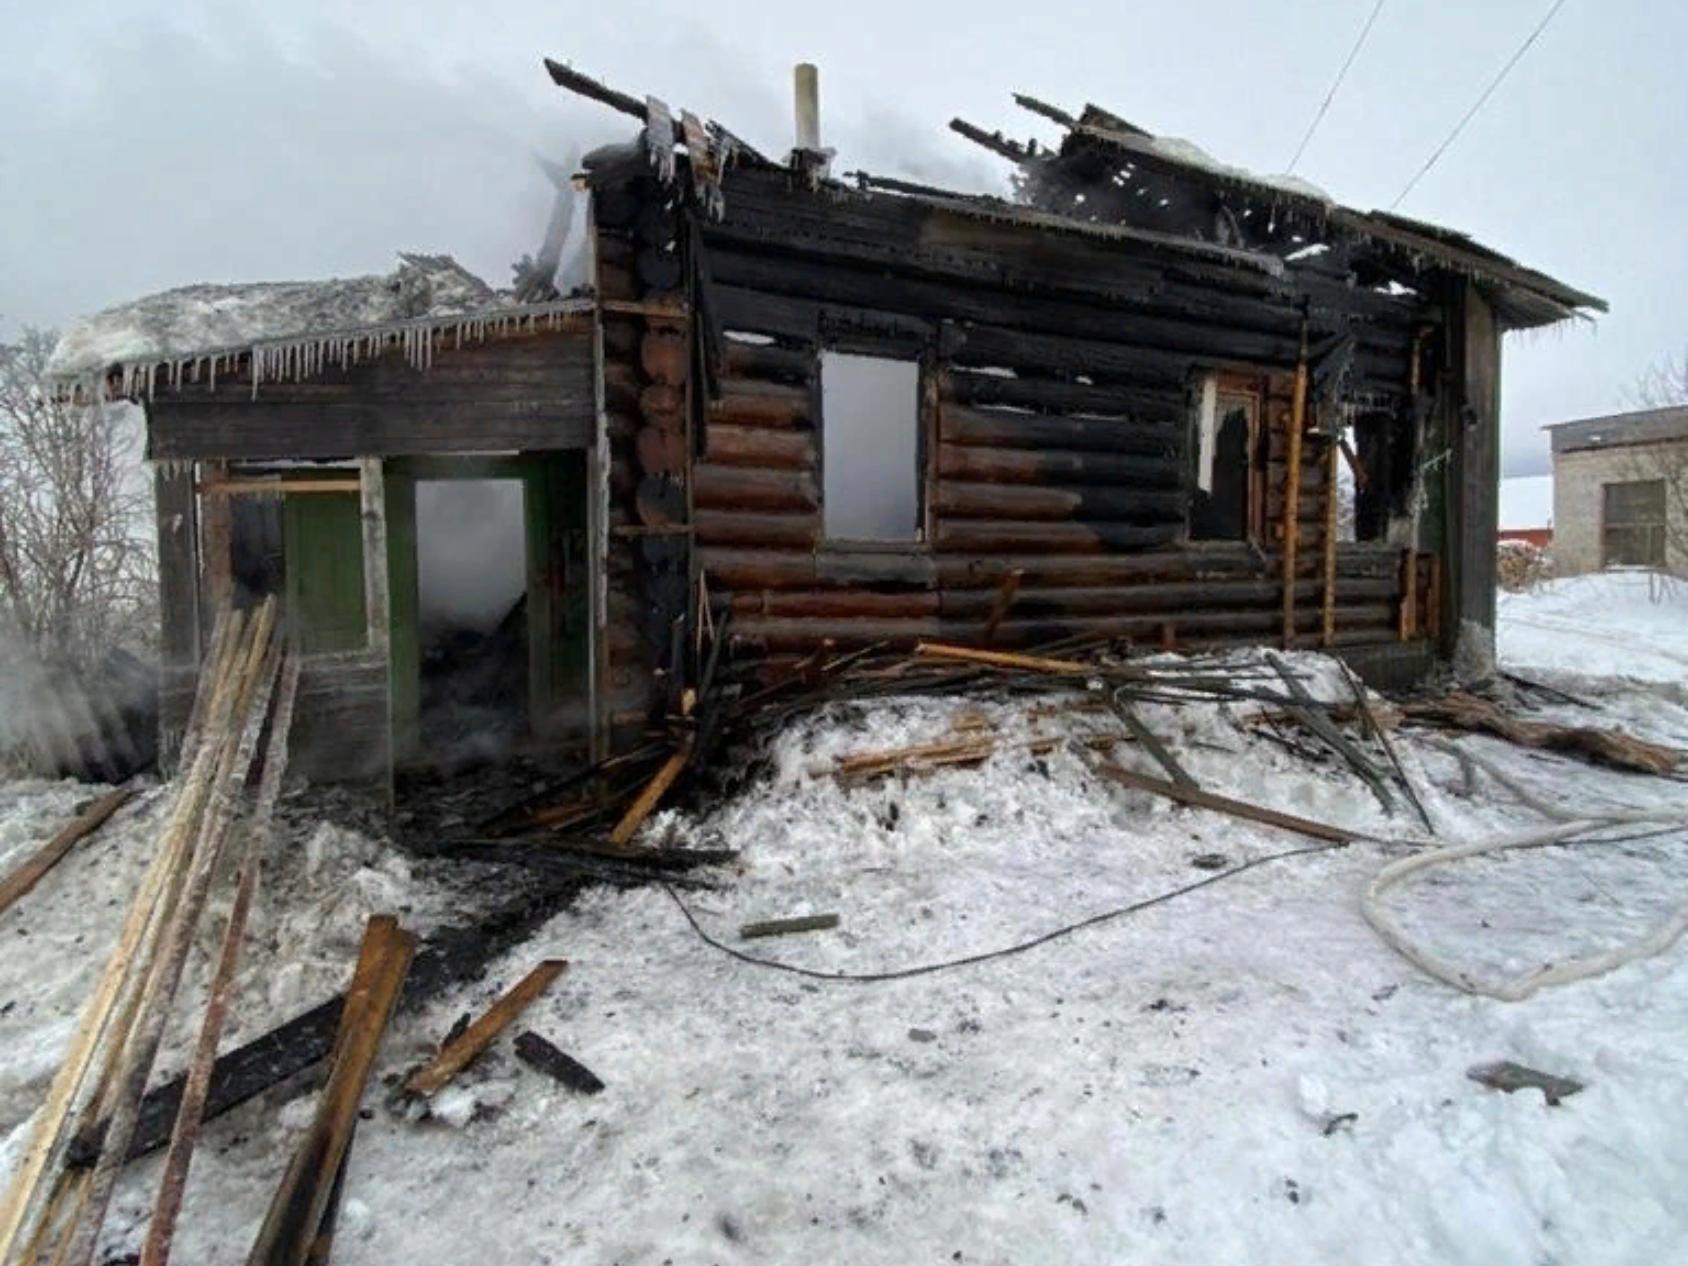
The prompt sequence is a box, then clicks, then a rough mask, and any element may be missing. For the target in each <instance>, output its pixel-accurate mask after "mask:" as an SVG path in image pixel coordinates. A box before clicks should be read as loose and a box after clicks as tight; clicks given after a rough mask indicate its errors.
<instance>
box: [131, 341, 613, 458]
mask: <svg viewBox="0 0 1688 1266" xmlns="http://www.w3.org/2000/svg"><path fill="white" fill-rule="evenodd" d="M147 415H148V428H147V455H148V456H149V457H151V458H153V459H155V460H173V459H179V458H211V457H221V458H237V459H273V458H300V457H306V458H336V457H392V456H409V455H420V454H428V453H467V452H493V451H501V450H514V449H526V450H543V449H561V448H583V447H585V446H587V445H588V444H590V443H591V441H592V436H593V434H594V429H593V422H594V417H595V403H594V384H593V365H592V349H591V340H590V338H589V337H588V336H587V334H586V333H585V332H584V331H562V332H557V333H544V334H534V335H527V336H522V337H511V338H506V339H501V340H498V341H495V342H488V343H481V344H474V345H471V346H466V347H463V348H458V349H451V350H443V351H440V352H438V353H437V354H436V358H435V360H434V363H433V364H432V365H431V366H430V367H429V368H428V369H426V370H417V369H414V368H412V367H411V366H410V365H409V364H408V363H407V362H406V361H405V359H404V358H403V356H401V355H400V354H399V353H397V352H390V353H388V354H387V355H385V356H382V357H380V358H379V359H377V360H373V361H369V362H365V363H364V364H361V365H355V366H353V367H352V368H350V369H348V370H342V369H338V368H333V367H329V368H325V369H324V370H322V371H321V372H320V373H319V374H318V375H317V376H316V377H314V378H313V379H311V380H310V381H309V382H299V383H295V382H276V383H264V384H262V385H260V387H259V389H258V394H257V396H256V398H254V397H253V395H252V389H251V386H250V384H249V383H246V384H243V383H242V382H241V380H240V379H238V378H229V379H225V380H223V381H220V382H219V383H218V386H217V389H216V390H215V391H213V390H211V389H210V388H209V387H208V386H206V385H202V384H183V385H182V386H181V387H179V388H176V389H174V390H171V389H168V388H161V389H160V390H159V392H158V394H157V396H156V397H155V398H154V399H153V400H152V401H151V402H150V403H149V405H148V408H147Z"/></svg>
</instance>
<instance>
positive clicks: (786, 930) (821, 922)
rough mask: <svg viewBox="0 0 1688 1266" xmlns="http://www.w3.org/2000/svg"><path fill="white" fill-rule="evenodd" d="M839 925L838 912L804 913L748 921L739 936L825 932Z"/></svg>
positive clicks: (755, 936) (750, 937) (751, 937)
mask: <svg viewBox="0 0 1688 1266" xmlns="http://www.w3.org/2000/svg"><path fill="white" fill-rule="evenodd" d="M837 926H838V916H837V915H836V914H803V915H798V916H796V917H795V918H790V919H762V920H759V921H757V922H754V923H746V924H745V925H744V926H743V927H741V928H740V929H739V936H740V937H742V938H743V939H744V940H747V941H754V940H759V939H761V938H763V937H769V936H790V935H792V934H793V933H796V932H825V931H827V930H828V929H830V928H835V927H837Z"/></svg>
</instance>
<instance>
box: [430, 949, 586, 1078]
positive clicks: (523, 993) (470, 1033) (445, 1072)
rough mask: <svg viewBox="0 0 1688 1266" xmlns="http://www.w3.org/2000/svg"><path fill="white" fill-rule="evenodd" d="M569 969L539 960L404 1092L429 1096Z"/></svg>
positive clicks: (443, 1048) (560, 961) (553, 961)
mask: <svg viewBox="0 0 1688 1266" xmlns="http://www.w3.org/2000/svg"><path fill="white" fill-rule="evenodd" d="M567 970H568V962H567V961H566V960H565V959H561V958H548V959H546V960H545V961H544V962H542V963H540V964H539V966H537V967H535V968H534V969H533V970H532V971H530V972H529V973H528V974H527V975H526V976H523V977H522V978H521V980H519V981H517V982H516V984H515V985H514V986H513V987H512V988H511V989H510V990H509V992H508V993H506V994H504V996H503V997H501V998H499V999H498V1001H497V1002H495V1003H493V1004H492V1005H491V1006H490V1007H488V1008H487V1009H486V1011H485V1012H484V1013H483V1014H482V1015H481V1017H480V1018H479V1019H477V1020H476V1021H475V1022H474V1023H473V1024H471V1025H470V1026H469V1027H468V1028H467V1029H465V1030H464V1031H463V1032H462V1033H461V1034H460V1035H458V1037H456V1038H455V1039H453V1040H452V1041H450V1042H447V1043H445V1044H444V1045H443V1046H441V1047H440V1052H439V1054H438V1055H436V1056H434V1058H433V1059H431V1060H429V1061H428V1062H427V1063H426V1064H424V1065H423V1066H422V1067H421V1068H418V1069H417V1070H416V1071H415V1072H413V1073H411V1074H410V1076H409V1077H407V1078H405V1082H404V1089H405V1091H406V1092H407V1093H409V1094H413V1095H420V1096H422V1097H423V1098H426V1097H427V1096H429V1095H431V1094H433V1093H434V1092H435V1091H437V1090H439V1089H440V1088H441V1087H442V1086H444V1085H445V1084H446V1083H447V1082H449V1081H450V1080H451V1079H452V1078H453V1077H455V1076H456V1075H457V1074H458V1073H459V1072H461V1071H462V1070H463V1069H464V1068H466V1067H468V1065H469V1063H470V1061H471V1060H473V1059H474V1058H475V1056H477V1055H479V1054H480V1053H481V1052H482V1051H484V1050H485V1049H486V1048H487V1047H488V1046H490V1045H492V1042H493V1039H494V1038H496V1037H497V1036H498V1035H499V1034H500V1033H502V1032H503V1031H504V1030H505V1029H506V1028H508V1027H509V1026H510V1024H511V1023H512V1022H513V1021H514V1020H515V1018H516V1017H517V1016H519V1015H520V1014H521V1013H522V1012H523V1011H525V1010H526V1009H527V1007H528V1005H529V1004H530V1003H532V1002H533V1000H534V999H535V998H537V997H539V995H540V994H542V993H544V992H545V990H546V989H547V988H548V987H549V986H550V984H551V982H552V981H553V980H555V979H556V978H557V977H558V976H561V975H562V974H563V973H564V972H565V971H567Z"/></svg>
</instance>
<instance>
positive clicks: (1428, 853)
mask: <svg viewBox="0 0 1688 1266" xmlns="http://www.w3.org/2000/svg"><path fill="white" fill-rule="evenodd" d="M1622 825H1636V826H1647V825H1652V826H1657V827H1658V828H1659V829H1656V830H1651V831H1641V832H1636V833H1632V834H1630V835H1619V836H1604V835H1597V834H1593V833H1594V832H1598V831H1602V830H1609V829H1611V828H1612V827H1615V826H1622ZM1683 829H1688V814H1685V813H1683V812H1682V811H1680V810H1677V811H1657V812H1649V811H1636V812H1633V813H1626V814H1617V815H1609V816H1606V817H1601V818H1583V819H1578V820H1576V821H1570V822H1566V821H1558V822H1555V823H1553V824H1552V825H1551V826H1548V827H1544V828H1538V829H1536V830H1533V831H1528V832H1525V833H1523V834H1521V835H1511V836H1500V837H1498V838H1493V839H1488V840H1479V841H1476V842H1473V843H1467V844H1453V845H1447V846H1442V847H1429V846H1428V845H1427V844H1426V842H1425V841H1422V840H1399V841H1389V840H1384V839H1380V838H1378V837H1375V836H1367V835H1363V834H1360V833H1356V835H1355V840H1356V841H1363V842H1366V843H1375V844H1385V845H1387V844H1391V843H1393V844H1397V845H1407V846H1410V847H1414V848H1418V849H1421V850H1422V851H1420V852H1416V853H1413V854H1411V855H1409V856H1407V857H1404V858H1400V859H1398V860H1396V861H1394V862H1391V863H1389V864H1388V865H1387V866H1385V867H1384V868H1383V869H1382V870H1380V871H1379V872H1378V873H1377V874H1376V875H1374V876H1373V877H1372V880H1371V882H1370V883H1369V884H1368V885H1367V886H1366V890H1365V893H1364V894H1363V895H1362V897H1361V903H1360V908H1361V913H1362V914H1363V915H1364V916H1365V919H1366V922H1367V923H1369V924H1370V925H1371V927H1372V929H1373V931H1375V932H1376V933H1377V934H1378V936H1379V938H1380V939H1382V941H1383V943H1384V944H1385V945H1387V946H1388V947H1389V948H1390V949H1392V950H1394V951H1395V952H1396V953H1397V954H1399V955H1400V956H1401V957H1402V958H1404V959H1406V960H1407V961H1408V962H1409V963H1411V964H1412V965H1413V966H1415V967H1417V968H1418V969H1419V970H1420V971H1422V972H1424V973H1425V974H1426V975H1429V976H1431V977H1433V978H1434V979H1436V980H1439V981H1441V982H1442V983H1444V984H1447V985H1451V986H1452V987H1454V988H1455V989H1459V990H1461V991H1463V992H1465V993H1471V994H1479V995H1483V996H1486V997H1491V998H1497V999H1499V1000H1501V1001H1503V1002H1518V1001H1522V1000H1523V999H1525V998H1528V997H1529V996H1530V995H1531V994H1533V993H1535V992H1537V991H1538V990H1540V989H1542V988H1544V987H1546V986H1547V985H1556V984H1568V983H1570V982H1571V981H1574V980H1586V979H1588V978H1590V977H1593V976H1599V975H1604V974H1605V973H1607V972H1610V971H1613V970H1615V969H1617V968H1619V967H1622V966H1624V965H1625V964H1628V963H1632V962H1635V961H1637V960H1639V959H1642V958H1646V957H1650V956H1652V955H1654V954H1659V953H1662V952H1663V951H1664V950H1666V949H1669V948H1670V947H1671V945H1673V944H1675V942H1676V941H1677V940H1678V939H1680V938H1681V936H1682V935H1683V933H1684V932H1688V906H1684V907H1683V908H1682V909H1681V910H1680V911H1678V912H1677V914H1676V915H1674V916H1673V917H1672V918H1670V919H1668V920H1666V921H1665V922H1664V923H1663V924H1661V925H1660V926H1659V927H1657V928H1655V929H1654V930H1653V931H1652V932H1651V933H1649V934H1648V935H1647V936H1645V937H1643V938H1642V939H1641V940H1639V941H1635V942H1631V943H1630V944H1629V945H1626V946H1620V947H1619V948H1617V949H1614V950H1610V951H1607V952H1606V953H1603V954H1596V955H1591V956H1588V957H1585V958H1580V959H1571V960H1569V961H1567V962H1564V963H1559V964H1553V965H1550V966H1548V967H1545V968H1542V969H1541V970H1539V971H1536V972H1534V973H1531V974H1529V975H1527V976H1522V977H1519V978H1516V979H1514V980H1510V981H1501V982H1498V983H1497V982H1486V981H1482V980H1479V979H1478V978H1476V977H1475V976H1472V975H1471V974H1470V973H1468V972H1465V971H1462V970H1460V969H1459V968H1457V967H1454V966H1452V965H1450V964H1448V963H1445V962H1444V961H1442V960H1441V959H1440V958H1438V957H1437V956H1436V955H1434V954H1433V953H1431V952H1430V951H1429V950H1426V949H1423V948H1421V947H1420V946H1418V945H1417V944H1415V943H1414V942H1412V941H1411V940H1410V939H1408V937H1407V936H1406V934H1405V933H1404V932H1402V931H1401V930H1400V929H1399V928H1398V927H1396V926H1395V924H1394V923H1393V921H1392V920H1391V919H1390V918H1389V917H1388V916H1387V915H1386V914H1385V913H1384V911H1383V908H1382V904H1381V901H1380V898H1381V897H1382V895H1383V893H1384V891H1385V890H1387V889H1389V888H1391V887H1393V886H1394V885H1395V884H1397V883H1399V882H1400V881H1401V880H1402V879H1405V878H1406V877H1407V876H1408V875H1410V874H1413V873H1414V872H1416V871H1419V870H1423V869H1425V868H1426V867H1429V866H1435V865H1439V864H1442V863H1444V862H1450V861H1456V860H1459V859H1461V858H1465V857H1475V856H1478V855H1480V854H1484V853H1492V852H1499V851H1502V850H1506V849H1522V848H1545V847H1548V846H1550V845H1555V844H1564V845H1570V844H1583V845H1589V844H1618V843H1626V842H1629V841H1633V840H1646V839H1654V838H1657V837H1659V836H1663V835H1669V834H1674V833H1675V832H1677V831H1680V830H1683ZM1347 847H1348V842H1342V843H1329V844H1311V845H1306V846H1304V847H1302V848H1292V849H1285V850H1283V851H1282V852H1277V853H1267V854H1264V855H1263V856H1260V857H1255V858H1251V859H1250V860H1248V861H1246V862H1243V863H1241V864H1239V865H1236V866H1232V867H1229V868H1228V869H1226V870H1221V871H1216V872H1214V873H1213V874H1211V875H1207V876H1204V877H1203V878H1201V879H1197V880H1195V881H1193V882H1191V883H1187V884H1183V885H1180V886H1179V887H1177V888H1169V889H1167V890H1166V891H1165V892H1161V893H1158V894H1156V895H1155V896H1152V897H1146V898H1144V899H1143V900H1141V901H1134V902H1131V903H1129V904H1127V905H1123V906H1117V907H1115V908H1114V909H1111V910H1104V911H1102V912H1101V913H1099V914H1093V915H1091V916H1090V917H1088V918H1085V919H1079V920H1077V921H1076V922H1073V923H1067V924H1063V925H1062V926H1061V927H1058V928H1055V929H1053V930H1052V931H1049V932H1045V933H1043V934H1042V935H1040V936H1035V937H1032V938H1031V939H1029V940H1025V941H1018V942H1016V943H1014V944H1012V945H1005V946H1002V947H1000V948H998V949H993V950H983V951H981V952H979V953H977V954H967V955H963V956H961V957H959V958H951V959H944V960H941V961H939V962H935V963H922V964H919V965H917V966H913V967H898V968H892V969H889V970H886V971H877V972H833V971H821V970H819V969H817V968H812V967H800V966H798V965H797V964H795V963H786V962H781V961H780V960H778V959H774V958H762V957H760V956H759V955H756V954H748V953H746V952H745V951H743V950H740V949H735V948H734V947H733V946H731V945H728V944H726V943H725V942H723V941H720V940H718V939H716V938H715V937H713V936H711V935H710V934H709V933H708V932H706V931H705V930H704V929H703V925H702V924H700V923H699V922H698V920H697V916H696V915H694V914H693V913H692V911H691V908H690V907H689V906H687V905H686V903H685V901H683V900H682V899H681V897H680V894H679V893H677V892H676V891H674V889H673V887H671V886H670V885H669V884H667V883H664V884H663V885H662V890H663V891H664V892H666V893H667V894H668V896H669V899H670V900H672V901H673V902H674V904H675V905H676V906H678V907H679V909H680V913H681V914H682V915H683V916H685V920H686V922H687V924H689V925H690V927H691V930H692V932H693V933H695V934H696V936H697V938H698V939H699V940H700V941H702V942H703V943H704V944H705V945H707V946H709V947H710V948H711V949H714V950H717V951H719V952H720V953H722V954H725V955H726V956H727V957H729V958H732V959H736V960H737V961H739V962H741V963H744V964H746V965H748V966H751V967H762V968H766V969H767V970H769V971H779V972H785V973H786V974H788V975H792V976H801V977H804V978H805V979H808V980H822V981H829V982H835V983H842V984H877V983H882V982H885V981H891V980H907V979H910V978H912V977H916V976H929V975H934V974H936V973H938V972H943V971H951V970H954V969H956V968H960V967H971V966H974V965H976V964H979V963H986V962H992V961H994V960H997V959H1003V958H1009V957H1011V956H1013V955H1016V954H1023V953H1026V952H1027V951H1029V950H1034V949H1037V948H1038V947H1040V946H1043V945H1048V944H1049V943H1050V942H1052V941H1057V940H1061V939H1062V938H1064V937H1067V936H1070V935H1072V934H1073V933H1075V932H1080V931H1083V930H1084V929H1085V928H1090V927H1096V926H1097V925H1099V924H1103V923H1109V922H1112V921H1113V920H1115V919H1120V918H1124V917H1126V916H1127V915H1132V914H1137V913H1139V912H1141V911H1143V910H1147V909H1150V908H1152V907H1154V906H1158V905H1163V904H1165V903H1166V902H1169V901H1172V900H1175V899H1176V898H1178V897H1183V896H1187V895H1188V894H1190V893H1192V892H1197V891H1200V890H1201V889H1203V888H1207V887H1211V886H1212V885H1214V884H1217V883H1220V882H1221V881H1223V880H1226V879H1231V878H1233V877H1235V876H1237V875H1241V874H1243V873H1244V872H1246V871H1250V870H1253V869H1254V868H1255V867H1257V866H1264V865H1266V864H1267V863H1268V862H1277V861H1286V860H1288V859H1290V858H1293V857H1308V856H1311V855H1314V854H1317V853H1330V852H1334V851H1336V850H1337V849H1342V848H1347Z"/></svg>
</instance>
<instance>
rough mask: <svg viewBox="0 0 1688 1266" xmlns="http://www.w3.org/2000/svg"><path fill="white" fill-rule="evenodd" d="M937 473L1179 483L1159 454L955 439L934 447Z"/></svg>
mask: <svg viewBox="0 0 1688 1266" xmlns="http://www.w3.org/2000/svg"><path fill="white" fill-rule="evenodd" d="M938 475H939V477H940V478H943V479H971V480H978V481H981V482H985V483H1022V484H1039V485H1046V484H1053V483H1076V484H1136V485H1144V486H1148V487H1159V488H1177V487H1181V486H1182V480H1183V471H1182V470H1181V468H1180V466H1179V464H1178V463H1177V462H1175V461H1173V460H1170V459H1168V458H1162V457H1141V456H1134V455H1131V454H1126V453H1096V452H1082V451H1076V450H1072V449H1017V448H973V447H968V446H963V445H959V444H940V445H939V446H938Z"/></svg>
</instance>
